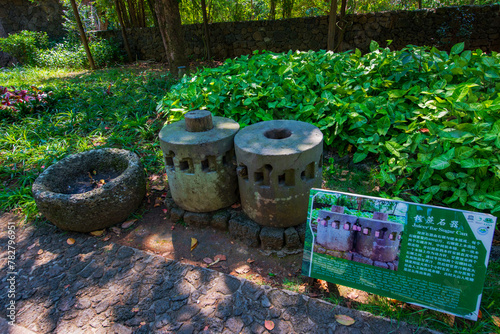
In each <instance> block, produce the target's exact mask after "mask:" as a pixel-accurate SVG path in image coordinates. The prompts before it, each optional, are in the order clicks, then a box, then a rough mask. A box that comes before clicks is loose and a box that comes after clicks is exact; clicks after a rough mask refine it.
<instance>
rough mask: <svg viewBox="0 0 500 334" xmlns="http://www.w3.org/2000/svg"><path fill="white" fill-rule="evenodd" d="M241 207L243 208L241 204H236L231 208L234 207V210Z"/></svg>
mask: <svg viewBox="0 0 500 334" xmlns="http://www.w3.org/2000/svg"><path fill="white" fill-rule="evenodd" d="M240 206H241V204H240V203H235V204H233V205H231V207H232V208H233V209H238V208H239V207H240Z"/></svg>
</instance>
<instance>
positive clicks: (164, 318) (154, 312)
mask: <svg viewBox="0 0 500 334" xmlns="http://www.w3.org/2000/svg"><path fill="white" fill-rule="evenodd" d="M5 215H6V214H2V215H0V224H2V226H4V225H6V222H5V221H2V217H4V216H5ZM16 232H17V234H16V241H17V243H16V245H17V246H18V247H19V248H20V249H24V250H26V252H29V251H30V250H28V248H29V246H30V245H33V244H35V243H37V245H39V247H40V249H43V250H44V253H43V254H41V255H34V257H31V256H27V257H24V258H21V257H20V258H19V259H18V261H17V262H16V265H17V269H18V271H19V273H20V275H19V280H20V281H19V283H20V284H22V291H23V293H19V294H18V298H17V299H16V307H17V310H18V312H17V317H16V324H17V325H18V327H11V326H7V327H6V325H5V322H2V321H1V319H0V332H2V333H3V332H9V331H12V332H16V333H29V332H28V331H24V329H23V328H22V327H19V326H23V327H25V328H29V329H31V330H33V331H36V332H37V333H156V332H158V333H169V332H173V333H201V332H204V331H205V328H207V330H208V332H211V333H240V332H241V333H265V332H266V330H265V328H264V327H263V324H264V321H265V320H272V321H273V322H274V324H275V329H274V330H273V331H272V332H277V333H318V334H319V333H321V334H322V333H329V332H335V333H337V332H339V333H363V334H365V333H367V334H378V333H390V332H393V333H413V332H416V331H417V328H416V327H415V326H409V325H407V324H405V323H402V322H396V321H390V320H387V319H384V318H378V317H374V316H371V315H369V314H368V313H366V312H357V311H355V310H351V309H347V308H343V307H340V306H335V305H332V304H330V303H327V302H323V301H320V300H315V299H311V298H309V297H307V296H303V295H300V294H297V293H294V292H291V291H286V290H279V289H275V288H271V287H269V286H262V285H257V284H255V283H252V282H250V281H247V280H245V279H241V278H236V277H234V276H230V275H226V274H223V273H219V272H216V271H213V270H211V269H209V268H200V267H194V266H191V265H186V264H181V263H178V262H176V261H173V260H169V261H168V262H167V263H165V260H164V259H163V258H162V257H159V256H155V255H151V254H148V253H146V252H143V251H141V250H134V249H132V248H129V247H123V246H117V245H113V244H111V245H112V246H113V247H108V246H109V244H108V245H106V244H107V243H106V242H103V241H102V240H96V239H93V238H92V239H91V237H90V236H88V235H77V234H76V233H70V234H68V233H64V234H63V233H61V231H59V230H58V229H57V228H56V227H54V226H51V225H49V224H46V225H39V226H37V227H34V226H29V225H28V226H26V227H24V228H22V229H19V230H16ZM7 233H8V229H0V239H6V238H7ZM68 236H71V237H73V238H75V239H76V240H77V242H76V243H75V244H73V245H71V246H70V245H68V244H66V243H65V240H66V239H67V238H68ZM89 240H90V241H91V242H90V243H89V242H87V241H89ZM88 244H91V245H94V244H95V246H96V247H91V248H90V249H89V248H88ZM104 247H106V249H107V251H102V249H103V248H104ZM33 249H34V250H35V251H34V254H37V251H36V249H35V248H33ZM4 252H5V250H4ZM75 254H77V255H78V254H79V255H80V256H82V255H84V256H85V263H87V264H92V265H93V266H96V268H101V269H106V271H105V274H104V275H102V277H101V278H95V277H94V275H91V276H89V277H86V278H84V277H82V276H81V275H79V272H81V270H80V269H79V268H81V267H80V266H78V265H79V263H80V261H74V259H75V257H77V255H75ZM2 255H4V254H2ZM108 258H111V260H110V261H107V259H108ZM34 259H35V260H34ZM131 261H132V262H136V263H138V262H144V263H146V264H147V265H146V266H136V265H133V266H131V265H129V262H131ZM117 262H123V263H124V265H123V266H120V265H118V266H117V267H116V268H113V269H109V268H108V267H109V263H112V264H115V263H117ZM107 263H108V264H107ZM132 264H134V263H132ZM56 265H57V266H59V267H61V268H63V273H61V274H60V275H59V276H55V277H52V278H51V277H50V276H49V275H48V273H49V272H50V270H51V268H53V267H54V266H56ZM77 266H78V268H77V269H73V268H75V267H77ZM117 268H120V270H118V269H117ZM135 268H137V269H139V272H138V273H136V272H135V271H136V269H135ZM96 270H97V269H96ZM6 275H7V272H6V271H0V289H1V290H3V291H6V290H7V288H8V282H7V281H6ZM0 304H2V305H8V304H9V298H8V294H0ZM336 314H345V315H348V316H350V317H352V318H353V319H354V320H355V321H356V322H355V324H354V325H352V326H350V327H344V326H341V325H339V324H337V323H336V321H335V318H334V317H335V315H336ZM346 328H348V329H347V330H346ZM418 332H419V333H421V334H431V332H430V331H427V330H425V329H423V328H418Z"/></svg>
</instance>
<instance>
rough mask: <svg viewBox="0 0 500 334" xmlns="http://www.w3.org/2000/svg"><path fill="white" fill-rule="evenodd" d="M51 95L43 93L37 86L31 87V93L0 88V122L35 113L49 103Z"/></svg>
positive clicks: (50, 93)
mask: <svg viewBox="0 0 500 334" xmlns="http://www.w3.org/2000/svg"><path fill="white" fill-rule="evenodd" d="M50 95H52V92H48V93H46V92H43V91H41V90H40V89H38V88H37V87H35V86H31V89H30V91H28V90H25V89H15V88H14V87H12V89H11V90H9V89H8V88H7V87H2V86H0V120H2V119H11V120H15V119H17V118H18V116H24V115H27V114H31V113H33V112H34V111H35V110H37V109H39V108H40V107H42V106H44V105H45V104H46V103H47V100H48V97H49V96H50Z"/></svg>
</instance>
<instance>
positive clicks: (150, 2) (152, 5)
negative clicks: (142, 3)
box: [148, 0, 158, 27]
mask: <svg viewBox="0 0 500 334" xmlns="http://www.w3.org/2000/svg"><path fill="white" fill-rule="evenodd" d="M148 6H149V10H151V15H153V22H154V24H155V27H158V19H157V18H156V12H155V0H148Z"/></svg>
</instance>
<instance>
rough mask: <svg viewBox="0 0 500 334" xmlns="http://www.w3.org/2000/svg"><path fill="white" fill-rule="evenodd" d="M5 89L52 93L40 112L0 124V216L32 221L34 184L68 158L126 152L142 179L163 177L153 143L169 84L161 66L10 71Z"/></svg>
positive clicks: (0, 78)
mask: <svg viewBox="0 0 500 334" xmlns="http://www.w3.org/2000/svg"><path fill="white" fill-rule="evenodd" d="M0 82H2V83H3V85H4V86H7V87H9V86H15V87H16V88H19V89H26V88H29V87H30V86H37V87H39V88H40V89H42V90H44V91H52V92H53V96H52V97H53V98H52V101H51V103H50V105H49V106H48V107H47V108H45V110H43V111H40V112H38V113H34V114H31V115H26V116H25V117H23V118H21V119H17V120H15V121H14V122H12V121H9V120H6V119H3V120H0V131H1V133H2V136H1V137H0V210H12V209H17V210H22V212H23V213H24V214H25V215H26V216H27V217H28V218H33V217H35V216H36V214H37V210H36V206H35V203H34V200H33V197H32V196H31V186H32V184H33V182H34V180H35V179H36V177H37V176H38V175H39V174H40V173H41V172H42V171H43V170H44V169H45V168H47V167H48V166H50V165H52V164H54V163H55V162H57V161H59V160H60V159H62V158H64V157H65V156H67V155H70V154H74V153H78V152H82V151H86V150H90V149H94V148H103V147H115V148H123V149H128V150H131V151H133V152H135V153H137V154H138V155H139V156H140V157H141V161H142V163H143V165H144V168H145V170H146V172H147V173H148V174H153V173H161V174H163V160H162V153H161V149H160V147H159V143H158V141H157V140H156V137H157V135H158V132H159V130H160V129H161V127H162V126H163V122H162V121H161V120H160V119H159V118H158V117H157V114H156V105H157V103H158V101H159V100H160V99H161V97H162V96H163V95H165V93H166V92H167V91H168V90H169V89H170V87H171V85H172V84H173V83H174V82H175V80H174V79H173V77H172V76H170V74H169V73H168V72H166V71H164V70H163V69H162V68H160V67H153V66H152V67H148V68H141V67H140V66H131V67H119V68H108V69H103V70H98V71H94V72H88V71H80V72H73V71H71V70H62V69H35V68H23V67H14V68H12V69H5V70H1V71H0Z"/></svg>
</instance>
